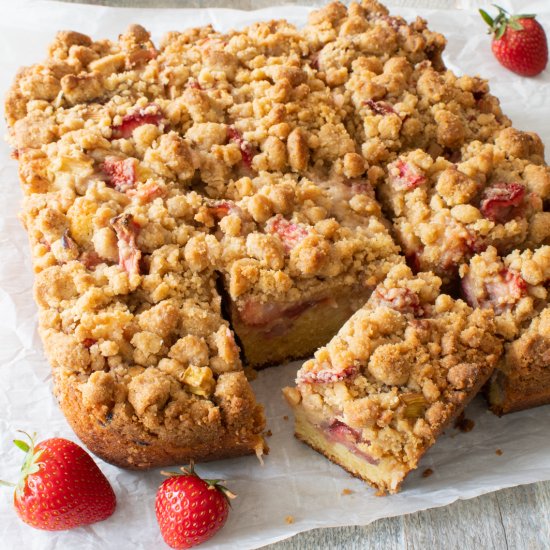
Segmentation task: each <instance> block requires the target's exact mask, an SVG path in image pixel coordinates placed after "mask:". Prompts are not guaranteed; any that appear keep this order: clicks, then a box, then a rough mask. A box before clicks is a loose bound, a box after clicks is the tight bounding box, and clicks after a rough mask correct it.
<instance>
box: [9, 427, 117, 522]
mask: <svg viewBox="0 0 550 550" xmlns="http://www.w3.org/2000/svg"><path fill="white" fill-rule="evenodd" d="M22 433H24V434H25V435H26V437H27V438H28V441H23V440H15V441H14V443H15V445H17V447H19V448H20V449H21V450H22V451H23V452H25V453H26V455H25V460H24V462H23V466H22V467H21V477H20V479H19V483H18V484H17V485H15V484H13V483H7V482H5V481H0V484H1V485H4V486H9V487H15V493H14V497H13V503H14V506H15V510H16V512H17V514H18V515H19V517H20V518H21V519H22V520H23V521H24V522H25V523H28V524H29V525H30V526H32V527H35V528H36V529H44V530H46V531H63V530H66V529H72V528H73V527H79V526H81V525H89V524H90V523H95V522H97V521H103V520H104V519H107V518H108V517H109V516H110V515H111V514H112V513H113V512H114V511H115V506H116V496H115V493H114V491H113V489H112V487H111V485H110V484H109V482H108V481H107V478H106V477H105V476H104V475H103V473H102V472H101V470H100V469H99V468H98V466H97V464H96V463H95V462H94V461H93V459H92V457H91V456H90V455H89V454H88V453H87V452H86V451H85V450H84V449H83V448H82V447H80V446H78V445H77V444H76V443H73V442H72V441H68V440H67V439H62V438H58V437H57V438H52V439H47V440H45V441H42V442H41V443H38V444H35V436H30V435H28V434H26V433H25V432H22Z"/></svg>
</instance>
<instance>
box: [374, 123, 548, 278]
mask: <svg viewBox="0 0 550 550" xmlns="http://www.w3.org/2000/svg"><path fill="white" fill-rule="evenodd" d="M516 145H517V146H516ZM542 154H543V147H542V143H541V142H540V139H539V138H538V136H536V135H531V134H526V133H523V132H520V131H518V130H515V129H513V128H507V129H505V130H503V131H502V132H501V133H500V134H499V135H498V136H497V138H496V140H495V144H494V145H492V144H482V143H480V142H478V141H476V142H472V143H470V144H468V145H467V146H465V147H464V148H463V150H462V160H461V162H459V163H457V164H454V163H452V162H450V161H448V160H446V159H444V158H442V157H439V158H437V159H436V160H434V159H433V158H432V157H431V156H430V155H429V154H427V153H426V152H424V151H421V150H417V151H413V152H411V153H407V154H404V155H402V156H400V157H399V158H398V159H397V160H396V161H394V162H393V163H391V164H389V166H388V177H387V179H386V181H385V182H384V183H383V184H382V185H380V186H379V189H380V197H381V199H382V201H383V203H384V206H385V207H386V209H387V210H388V212H390V213H391V216H392V217H393V226H394V230H395V235H396V238H397V241H398V243H399V244H400V245H401V246H402V248H403V251H404V253H405V255H406V256H407V257H408V259H409V261H410V264H411V265H412V266H413V267H414V268H415V269H416V270H431V271H433V272H434V273H436V274H437V275H439V276H440V277H441V278H442V279H443V282H444V283H450V282H453V281H457V279H458V267H459V266H460V265H461V264H463V263H466V262H467V261H468V260H469V259H470V258H471V257H472V256H473V255H475V254H476V253H478V252H481V251H483V250H484V249H486V248H487V246H490V245H493V246H495V247H496V248H497V249H498V250H499V251H500V252H501V253H504V254H506V253H508V252H511V251H512V250H513V249H515V248H527V247H534V246H538V245H541V244H548V242H549V240H550V212H547V211H546V210H545V203H546V202H547V201H548V198H549V197H550V169H549V168H548V166H546V165H545V164H544V163H543V160H542Z"/></svg>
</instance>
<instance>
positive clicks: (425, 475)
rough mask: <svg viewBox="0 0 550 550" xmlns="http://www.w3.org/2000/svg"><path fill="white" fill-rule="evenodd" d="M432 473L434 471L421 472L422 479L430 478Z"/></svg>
mask: <svg viewBox="0 0 550 550" xmlns="http://www.w3.org/2000/svg"><path fill="white" fill-rule="evenodd" d="M433 473H434V471H433V470H432V469H431V468H426V469H425V470H424V471H423V472H422V477H430V476H431V475H432V474H433Z"/></svg>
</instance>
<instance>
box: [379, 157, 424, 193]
mask: <svg viewBox="0 0 550 550" xmlns="http://www.w3.org/2000/svg"><path fill="white" fill-rule="evenodd" d="M388 173H389V176H390V183H391V185H392V186H393V187H394V188H395V189H396V190H398V191H412V190H413V189H416V188H417V187H418V186H419V185H422V184H423V183H425V182H426V176H425V175H424V174H423V173H422V172H421V170H420V168H418V167H417V166H415V165H414V164H412V163H410V162H405V161H404V160H402V159H398V160H396V161H395V162H394V163H392V164H390V165H389V167H388Z"/></svg>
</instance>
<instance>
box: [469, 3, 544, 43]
mask: <svg viewBox="0 0 550 550" xmlns="http://www.w3.org/2000/svg"><path fill="white" fill-rule="evenodd" d="M493 6H494V7H495V8H496V9H497V10H498V13H497V15H496V17H494V18H493V17H491V16H490V15H489V14H488V13H487V12H486V11H485V10H482V9H480V10H479V14H480V15H481V17H482V19H483V21H485V23H487V25H489V30H488V31H487V32H488V33H489V34H493V36H494V39H495V40H499V39H500V38H502V37H503V36H504V33H505V32H506V29H507V28H508V27H510V28H511V29H513V30H515V31H522V30H523V25H522V24H521V23H520V22H519V20H520V19H534V18H535V14H532V13H522V14H519V15H510V14H509V13H508V12H507V11H506V10H505V9H504V8H501V7H500V6H497V5H496V4H493Z"/></svg>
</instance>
